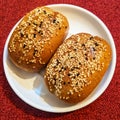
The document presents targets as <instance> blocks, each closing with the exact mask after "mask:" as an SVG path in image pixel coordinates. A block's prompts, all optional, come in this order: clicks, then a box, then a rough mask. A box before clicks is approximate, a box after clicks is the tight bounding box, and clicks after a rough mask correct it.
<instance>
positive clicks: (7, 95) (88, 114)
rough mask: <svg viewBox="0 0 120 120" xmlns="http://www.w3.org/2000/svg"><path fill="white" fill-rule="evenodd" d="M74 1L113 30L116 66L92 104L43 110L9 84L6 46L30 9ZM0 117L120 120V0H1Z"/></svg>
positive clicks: (14, 119)
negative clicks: (5, 67) (59, 110)
mask: <svg viewBox="0 0 120 120" xmlns="http://www.w3.org/2000/svg"><path fill="white" fill-rule="evenodd" d="M53 3H69V4H74V5H77V6H80V7H83V8H85V9H88V10H89V11H91V12H93V13H94V14H96V15H97V16H98V17H99V18H100V19H101V20H103V22H104V23H105V24H106V25H107V27H108V28H109V30H110V31H111V33H112V35H113V38H114V42H115V45H116V50H117V65H116V70H115V73H114V76H113V79H112V81H111V83H110V85H109V86H108V88H107V90H106V91H105V92H104V93H103V94H102V95H101V96H100V97H99V98H98V99H97V100H96V101H95V102H93V103H92V104H90V105H88V106H87V107H85V108H83V109H79V110H76V111H73V112H70V113H64V114H54V113H48V112H43V111H41V110H37V109H35V108H32V107H30V106H29V105H27V104H26V103H24V102H23V101H22V100H21V99H20V98H19V97H18V96H17V95H16V94H15V93H14V92H13V90H12V89H11V87H10V86H9V84H8V82H7V80H6V77H5V74H4V70H3V63H2V59H3V48H4V44H5V42H6V38H7V36H8V34H9V32H10V30H11V29H12V27H13V26H14V24H16V22H17V21H18V20H19V19H20V18H21V17H22V16H23V15H24V14H25V13H26V12H28V11H30V10H32V9H34V8H36V7H38V6H41V5H46V4H53ZM0 60H1V62H0V120H64V119H72V120H120V0H26V1H25V0H0Z"/></svg>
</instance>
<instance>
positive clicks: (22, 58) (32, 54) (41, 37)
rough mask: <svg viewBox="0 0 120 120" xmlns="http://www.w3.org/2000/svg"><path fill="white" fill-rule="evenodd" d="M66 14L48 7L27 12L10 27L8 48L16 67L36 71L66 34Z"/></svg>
mask: <svg viewBox="0 0 120 120" xmlns="http://www.w3.org/2000/svg"><path fill="white" fill-rule="evenodd" d="M68 29H69V24H68V21H67V18H66V17H65V16H64V15H62V14H61V13H59V12H56V11H54V10H52V9H51V8H48V7H45V6H43V7H38V8H36V9H34V10H32V11H31V12H29V13H27V14H26V15H25V16H24V17H23V19H22V21H21V22H20V23H19V24H18V26H17V27H16V29H15V30H14V32H13V34H12V36H11V38H10V41H9V44H8V52H9V56H10V59H11V60H12V62H13V63H14V64H15V65H16V66H18V67H19V68H20V69H23V70H25V71H30V72H37V71H39V70H40V69H41V68H42V67H43V66H45V65H46V64H47V63H48V61H49V59H50V58H51V56H52V55H53V54H54V52H55V50H56V49H57V48H58V46H59V45H60V44H61V43H62V41H63V40H64V38H65V37H66V35H67V33H68Z"/></svg>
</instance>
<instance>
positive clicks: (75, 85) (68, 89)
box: [44, 33, 112, 103]
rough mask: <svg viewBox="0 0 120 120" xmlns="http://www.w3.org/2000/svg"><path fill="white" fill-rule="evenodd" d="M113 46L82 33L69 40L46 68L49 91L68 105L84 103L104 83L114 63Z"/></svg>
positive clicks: (96, 37) (98, 38)
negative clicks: (112, 60) (101, 82)
mask: <svg viewBox="0 0 120 120" xmlns="http://www.w3.org/2000/svg"><path fill="white" fill-rule="evenodd" d="M111 54H112V53H111V48H110V45H109V44H108V43H107V42H106V41H105V40H104V39H102V38H100V37H98V36H92V35H91V34H88V33H79V34H76V35H72V36H71V37H69V38H68V39H66V40H65V41H64V42H63V44H62V45H61V46H60V47H59V48H58V50H57V51H56V53H55V54H54V56H53V57H52V59H51V60H50V62H49V64H48V65H47V67H46V72H45V76H44V78H45V82H46V85H47V87H48V89H49V91H50V92H51V93H53V94H55V95H56V96H57V97H58V98H59V99H61V100H63V101H66V102H68V103H78V102H80V101H82V100H84V99H85V98H86V97H87V96H88V95H89V94H90V93H91V92H92V91H93V90H94V89H95V87H96V86H97V85H98V83H99V82H100V81H101V80H102V78H103V76H104V74H105V72H106V70H107V69H108V66H109V64H110V61H111V56H112V55H111Z"/></svg>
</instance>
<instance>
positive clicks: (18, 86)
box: [3, 4, 116, 113]
mask: <svg viewBox="0 0 120 120" xmlns="http://www.w3.org/2000/svg"><path fill="white" fill-rule="evenodd" d="M49 7H51V8H53V9H55V10H57V11H59V12H61V13H63V14H64V15H65V16H66V17H67V19H68V21H69V24H70V31H69V35H68V36H70V35H71V34H76V33H79V32H88V33H90V34H92V35H98V36H101V37H103V38H104V39H106V40H107V41H108V42H109V44H110V45H111V48H112V55H113V57H112V61H111V64H110V67H109V69H108V70H107V72H106V74H105V76H104V78H103V79H102V81H101V82H100V84H99V85H98V86H97V88H96V89H95V90H94V91H93V92H92V93H91V94H90V95H89V96H88V97H87V98H86V99H85V100H84V101H82V102H80V103H78V104H76V105H69V104H66V103H64V102H62V101H60V100H58V99H57V98H56V97H55V96H54V95H52V94H51V93H49V92H48V90H47V88H46V86H45V83H44V80H43V74H44V70H43V71H41V73H27V72H24V71H22V70H20V69H18V68H17V67H15V66H14V65H13V64H12V63H11V61H10V60H9V58H8V51H7V47H8V42H9V39H10V37H11V34H12V32H13V31H14V29H15V27H16V26H17V25H18V23H19V22H18V23H17V24H16V25H15V26H14V27H13V29H12V30H11V32H10V34H9V36H8V38H7V41H6V44H5V47H4V54H3V65H4V71H5V74H6V78H7V80H8V83H9V84H10V86H11V88H12V89H13V91H14V92H15V93H16V94H17V95H18V96H19V97H20V98H21V99H22V100H23V101H24V102H26V103H27V104H29V105H31V106H32V107H35V108H37V109H40V110H43V111H48V112H54V113H62V112H69V111H73V110H77V109H80V108H82V107H85V106H86V105H88V104H90V103H92V102H93V101H94V100H96V99H97V98H98V97H99V96H100V95H101V94H102V93H103V92H104V91H105V89H106V88H107V86H108V85H109V83H110V81H111V79H112V76H113V73H114V70H115V65H116V49H115V45H114V41H113V38H112V36H111V34H110V32H109V30H108V29H107V27H106V26H105V24H104V23H103V22H102V21H101V20H100V19H99V18H98V17H96V16H95V15H94V14H92V13H91V12H89V11H87V10H85V9H83V8H81V7H77V6H73V5H68V4H53V5H49Z"/></svg>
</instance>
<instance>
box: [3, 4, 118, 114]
mask: <svg viewBox="0 0 120 120" xmlns="http://www.w3.org/2000/svg"><path fill="white" fill-rule="evenodd" d="M46 6H48V7H57V6H58V7H61V6H62V7H69V8H72V9H77V10H80V11H81V10H82V11H84V12H87V13H88V14H89V15H90V16H92V17H94V18H95V19H97V21H98V22H99V23H100V25H101V26H102V27H104V29H105V32H107V35H108V36H109V39H110V41H109V42H111V47H112V48H114V49H112V52H113V55H114V57H112V61H111V62H112V63H111V64H113V65H112V68H111V69H112V70H111V71H110V75H109V79H110V80H109V81H107V85H105V84H104V87H102V89H101V93H100V94H99V95H96V96H95V97H94V99H90V101H89V102H88V104H86V105H84V106H82V107H81V108H83V107H85V106H87V105H89V104H91V103H93V102H94V101H95V100H96V99H97V98H99V97H100V95H101V94H103V93H104V91H105V90H106V88H107V87H108V85H109V84H110V82H111V80H112V77H113V75H114V71H115V67H116V48H115V43H114V40H113V37H112V34H111V33H110V31H109V29H108V28H107V26H106V25H105V23H103V21H102V20H101V19H100V18H98V17H97V16H96V15H95V14H93V13H92V12H91V11H89V10H87V9H85V8H83V7H80V6H76V5H72V4H49V5H46ZM19 22H20V20H19V21H18V22H17V23H16V24H15V25H14V26H13V28H12V29H11V30H10V33H9V35H8V37H7V39H6V42H5V46H4V50H3V68H4V72H5V76H6V78H7V81H8V83H9V85H10V87H11V88H12V90H13V91H14V92H15V94H16V95H17V96H18V97H19V98H20V99H21V100H22V101H24V102H25V103H27V104H28V105H30V106H32V107H34V108H37V109H39V110H42V111H46V112H53V113H65V112H71V111H74V110H77V109H81V108H79V107H77V108H76V107H74V106H72V107H68V108H73V109H72V110H71V109H68V108H63V109H64V111H63V109H62V108H60V110H58V108H56V109H52V111H50V110H48V109H47V110H46V109H44V108H42V107H41V108H39V107H37V106H36V105H35V104H33V103H32V104H31V102H29V101H28V99H26V98H25V97H24V95H22V94H21V93H19V91H18V90H17V89H16V88H15V87H14V85H13V84H11V82H10V81H9V78H8V76H7V75H8V73H7V70H6V69H5V58H6V56H5V50H6V49H7V46H8V42H9V39H10V37H11V35H12V33H13V31H14V29H15V28H16V26H17V25H18V24H19Z"/></svg>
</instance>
